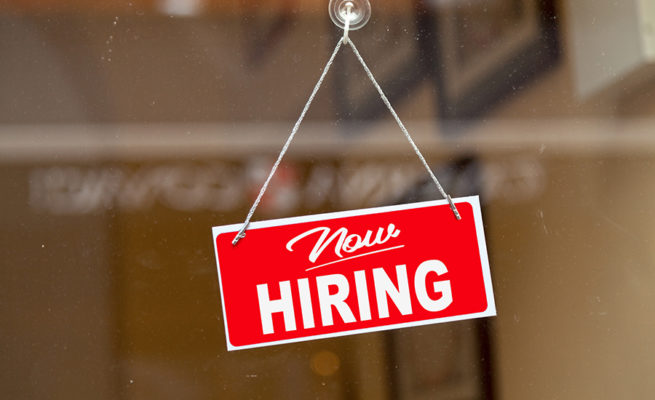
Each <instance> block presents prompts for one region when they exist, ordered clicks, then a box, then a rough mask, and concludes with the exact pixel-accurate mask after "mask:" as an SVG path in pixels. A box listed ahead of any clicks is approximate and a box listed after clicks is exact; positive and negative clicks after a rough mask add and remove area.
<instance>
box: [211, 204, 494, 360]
mask: <svg viewBox="0 0 655 400" xmlns="http://www.w3.org/2000/svg"><path fill="white" fill-rule="evenodd" d="M453 202H454V203H455V204H459V203H468V204H470V205H471V207H472V208H473V218H474V220H475V221H474V222H475V232H476V235H477V239H478V250H479V253H480V264H481V267H482V277H483V280H484V289H485V292H486V294H487V309H486V310H484V311H482V312H478V313H472V314H462V315H455V316H451V317H442V318H434V319H428V320H421V321H413V322H403V323H398V324H392V325H384V326H375V327H371V328H362V329H354V330H348V331H342V332H334V333H326V334H319V335H312V336H303V337H300V338H293V339H285V340H277V341H273V342H265V343H256V344H250V345H244V346H234V345H232V343H230V334H229V331H228V328H227V313H226V310H225V299H224V298H223V282H222V280H221V268H220V262H219V260H218V249H217V248H216V237H217V236H218V235H220V234H222V233H229V232H234V233H235V234H236V233H237V232H239V230H240V229H241V227H242V226H243V223H240V224H231V225H222V226H214V227H212V234H213V235H212V237H213V239H214V240H213V242H214V256H215V257H216V270H217V272H218V285H219V288H220V291H221V307H222V309H223V322H224V325H225V341H226V344H227V350H228V351H233V350H245V349H253V348H258V347H268V346H276V345H280V344H287V343H297V342H306V341H310V340H319V339H327V338H334V337H340V336H348V335H356V334H360V333H370V332H380V331H387V330H391V329H399V328H408V327H412V326H423V325H432V324H438V323H444V322H452V321H461V320H466V319H474V318H483V317H493V316H495V315H496V303H495V301H494V295H493V284H492V281H491V271H490V269H489V257H488V255H487V244H486V241H485V235H484V225H483V222H482V211H481V209H480V198H479V196H467V197H458V198H455V199H453ZM447 204H448V201H447V200H431V201H422V202H418V203H407V204H399V205H393V206H383V207H373V208H362V209H357V210H348V211H338V212H331V213H323V214H311V215H305V216H298V217H289V218H279V219H271V220H265V221H257V222H251V223H250V225H249V226H248V230H247V231H246V233H247V232H248V231H252V230H255V229H261V228H269V227H273V226H283V225H292V224H297V223H302V222H314V221H325V220H330V219H335V218H343V217H354V216H360V215H368V214H378V213H383V212H389V211H402V210H411V209H415V208H426V207H434V206H441V205H447ZM241 240H248V239H247V236H246V237H245V238H243V239H241Z"/></svg>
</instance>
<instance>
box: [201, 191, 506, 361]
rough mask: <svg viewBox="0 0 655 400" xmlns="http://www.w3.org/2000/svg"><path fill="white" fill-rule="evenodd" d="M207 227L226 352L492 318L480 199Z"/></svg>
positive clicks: (494, 313) (494, 310)
mask: <svg viewBox="0 0 655 400" xmlns="http://www.w3.org/2000/svg"><path fill="white" fill-rule="evenodd" d="M454 202H455V204H456V205H457V209H458V211H459V213H460V214H461V217H462V219H461V220H459V221H458V220H457V219H455V216H454V215H453V213H452V211H451V210H450V207H449V205H448V202H447V201H430V202H422V203H414V204H403V205H398V206H390V207H379V208H370V209H363V210H353V211H345V212H337V213H330V214H319V215H309V216H304V217H295V218H285V219H278V220H271V221H261V222H254V223H251V224H250V226H249V228H248V230H247V231H246V237H245V238H243V239H241V240H240V241H239V242H238V243H237V245H236V246H233V245H232V240H233V239H234V237H235V235H236V233H237V232H238V231H239V229H240V228H241V224H235V225H227V226H218V227H214V228H213V234H214V246H215V251H216V263H217V266H218V279H219V285H220V289H221V299H222V304H223V317H224V322H225V335H226V339H227V347H228V350H237V349H246V348H252V347H261V346H268V345H273V344H282V343H291V342H299V341H304V340H312V339H319V338H329V337H336V336H343V335H350V334H355V333H364V332H373V331H380V330H387V329H395V328H403V327H410V326H418V325H426V324H433V323H439V322H447V321H456V320H462V319H469V318H478V317H486V316H493V315H496V307H495V303H494V297H493V289H492V285H491V274H490V272H489V261H488V259H487V248H486V244H485V239H484V232H483V226H482V215H481V213H480V203H479V200H478V197H477V196H475V197H465V198H460V199H455V200H454Z"/></svg>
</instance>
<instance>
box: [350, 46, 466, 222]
mask: <svg viewBox="0 0 655 400" xmlns="http://www.w3.org/2000/svg"><path fill="white" fill-rule="evenodd" d="M343 40H344V41H345V42H346V43H347V44H349V45H350V48H352V49H353V53H355V56H356V57H357V59H358V60H359V63H360V64H362V67H363V68H364V71H366V75H368V79H370V80H371V83H373V86H375V89H376V90H377V91H378V93H379V94H380V98H381V99H382V101H383V102H384V105H386V106H387V108H388V109H389V112H390V113H391V115H393V118H394V119H395V120H396V123H398V127H400V130H401V131H403V133H404V134H405V137H406V138H407V141H408V142H409V144H410V145H411V146H412V148H413V149H414V152H415V153H416V155H417V156H418V158H419V160H421V162H422V163H423V166H424V167H425V169H426V171H428V174H430V178H432V181H433V182H434V184H435V185H436V186H437V189H438V190H439V193H441V195H442V196H443V198H444V199H446V200H448V203H449V204H450V209H451V210H453V213H454V214H455V218H457V219H458V220H460V219H462V217H461V216H460V215H459V211H457V207H455V203H453V199H452V198H451V197H450V195H449V194H447V193H446V191H445V190H444V189H443V187H442V186H441V184H440V183H439V180H438V179H437V177H436V176H435V175H434V173H433V172H432V170H431V169H430V166H429V165H428V163H427V161H425V158H424V157H423V154H421V151H420V150H419V149H418V146H416V143H414V140H413V139H412V136H411V135H410V134H409V132H408V131H407V128H405V125H404V124H403V122H402V121H401V120H400V117H398V114H396V110H394V109H393V107H392V106H391V103H390V102H389V99H387V96H386V95H385V94H384V92H383V91H382V88H381V87H380V85H378V82H377V81H376V80H375V77H374V76H373V73H372V72H371V70H370V69H368V66H367V65H366V63H365V62H364V59H363V58H362V56H361V54H359V51H357V47H355V43H353V41H352V40H349V39H348V37H347V36H345V37H344V39H343Z"/></svg>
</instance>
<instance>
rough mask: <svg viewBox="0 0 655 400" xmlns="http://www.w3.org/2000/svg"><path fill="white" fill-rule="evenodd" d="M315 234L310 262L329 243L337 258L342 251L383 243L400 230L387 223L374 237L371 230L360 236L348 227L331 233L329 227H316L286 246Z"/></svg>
mask: <svg viewBox="0 0 655 400" xmlns="http://www.w3.org/2000/svg"><path fill="white" fill-rule="evenodd" d="M317 234H320V236H318V239H317V240H316V243H315V244H314V247H313V248H312V251H311V252H310V253H309V257H308V258H309V261H311V262H312V263H315V262H316V260H317V259H318V257H319V256H320V255H321V254H322V253H323V251H325V249H326V248H327V247H328V246H329V245H330V244H334V254H335V255H336V256H337V257H339V258H343V253H342V252H345V253H354V252H356V251H357V250H359V249H361V248H364V247H373V246H375V245H380V244H384V243H386V242H388V241H389V239H391V238H395V237H398V235H399V234H400V230H399V229H396V226H395V225H394V224H389V225H388V226H387V227H386V229H385V228H384V227H380V228H378V229H377V231H376V233H375V237H374V236H373V231H371V230H367V231H366V233H365V234H364V236H362V235H359V234H356V233H350V234H349V232H348V229H346V228H339V229H337V230H336V231H334V233H331V230H330V228H327V227H318V228H314V229H310V230H308V231H307V232H303V233H301V234H300V235H298V236H296V237H294V238H293V239H291V240H289V241H288V242H287V246H286V248H287V250H289V251H293V245H294V244H296V243H297V242H298V241H299V240H302V239H304V238H307V237H309V236H312V235H317Z"/></svg>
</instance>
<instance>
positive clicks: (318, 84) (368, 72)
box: [232, 10, 462, 246]
mask: <svg viewBox="0 0 655 400" xmlns="http://www.w3.org/2000/svg"><path fill="white" fill-rule="evenodd" d="M348 11H350V10H348ZM348 27H349V24H348V23H347V24H346V29H345V30H344V36H343V38H342V39H340V40H339V42H338V43H337V45H336V46H335V48H334V51H333V52H332V55H331V56H330V59H329V60H328V62H327V64H325V68H323V72H322V73H321V76H320V78H318V82H316V85H315V86H314V89H313V90H312V93H311V95H310V96H309V99H307V103H305V106H304V107H303V110H302V112H301V113H300V117H299V118H298V120H297V121H296V123H295V125H294V126H293V129H292V130H291V134H290V135H289V137H288V138H287V141H286V142H285V143H284V146H283V147H282V150H281V151H280V154H279V155H278V157H277V160H276V161H275V164H273V168H271V172H270V173H269V174H268V177H267V178H266V181H265V182H264V185H262V188H261V189H260V191H259V194H258V195H257V199H256V200H255V202H254V203H253V205H252V207H250V211H248V216H246V220H245V221H244V222H243V225H242V226H241V229H240V230H239V232H238V233H237V234H236V236H235V237H234V239H233V240H232V245H233V246H236V244H237V243H238V242H239V240H241V239H243V238H244V237H245V236H246V229H248V225H250V219H251V218H252V216H253V214H254V213H255V210H256V209H257V206H258V205H259V203H260V202H261V200H262V197H263V196H264V193H265V192H266V189H267V188H268V184H269V183H270V182H271V179H272V178H273V175H275V171H276V170H277V168H278V167H279V165H280V162H281V161H282V158H283V157H284V154H285V153H286V152H287V150H288V149H289V145H290V144H291V141H292V140H293V138H294V136H296V132H298V128H300V124H301V123H302V121H303V119H304V118H305V114H306V113H307V110H309V107H310V106H311V104H312V101H313V100H314V97H315V96H316V93H317V92H318V90H319V89H320V87H321V84H322V83H323V80H324V79H325V76H326V75H327V73H328V71H329V70H330V67H331V66H332V63H333V62H334V58H335V57H336V55H337V53H338V52H339V49H341V45H342V44H344V43H345V44H348V45H350V47H351V48H352V50H353V52H354V53H355V56H356V57H357V59H358V60H359V62H360V64H361V65H362V67H363V68H364V71H366V75H368V78H369V79H370V80H371V82H372V83H373V86H375V89H376V90H377V91H378V93H379V94H380V98H381V99H382V101H383V102H384V104H385V105H386V106H387V108H388V109H389V112H391V115H393V117H394V119H395V120H396V123H398V126H399V127H400V130H401V131H402V132H403V133H404V134H405V137H406V138H407V141H408V142H409V144H410V145H411V146H412V148H413V149H414V152H415V153H416V155H417V156H418V158H419V159H420V160H421V162H422V163H423V166H424V167H425V169H426V170H427V171H428V174H429V175H430V177H431V178H432V181H433V182H434V183H435V185H436V186H437V189H438V190H439V192H440V193H441V195H442V196H443V197H444V199H446V200H448V203H449V204H450V209H451V210H452V211H453V213H454V214H455V218H457V219H458V220H460V219H462V217H461V216H460V215H459V212H458V211H457V207H455V203H453V199H452V198H451V197H450V195H448V194H447V193H446V191H445V190H444V189H443V187H442V186H441V184H440V183H439V180H438V179H437V177H436V176H435V175H434V173H432V170H431V169H430V166H429V165H428V163H427V161H425V158H424V157H423V155H422V154H421V152H420V150H419V149H418V147H417V146H416V143H414V140H413V139H412V137H411V135H410V134H409V132H408V131H407V128H405V125H403V123H402V121H401V120H400V118H399V117H398V114H396V111H395V110H394V109H393V107H392V106H391V103H390V102H389V99H387V96H385V94H384V92H383V91H382V88H381V87H380V85H379V84H378V82H377V81H376V80H375V77H373V73H372V72H371V70H370V69H368V66H367V65H366V63H365V62H364V59H363V58H362V56H361V55H360V54H359V51H357V48H356V47H355V44H354V43H353V42H352V40H350V39H349V38H348Z"/></svg>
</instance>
